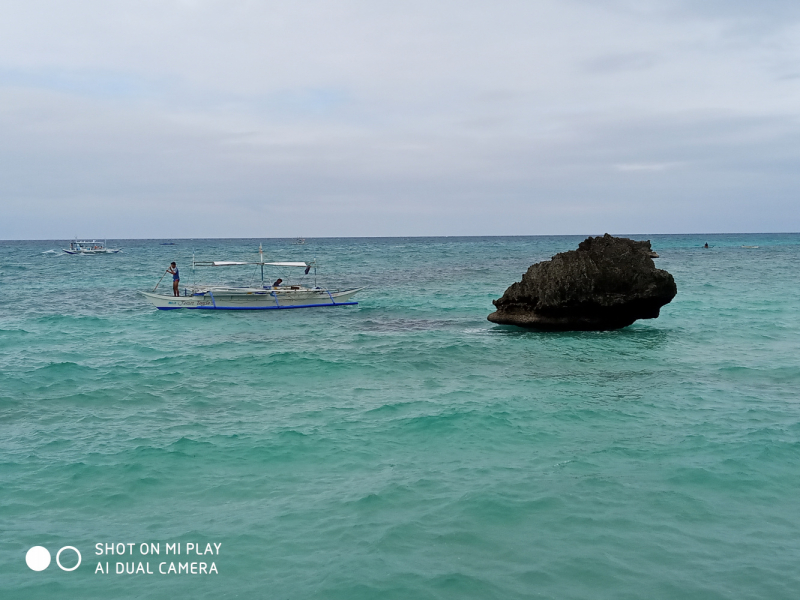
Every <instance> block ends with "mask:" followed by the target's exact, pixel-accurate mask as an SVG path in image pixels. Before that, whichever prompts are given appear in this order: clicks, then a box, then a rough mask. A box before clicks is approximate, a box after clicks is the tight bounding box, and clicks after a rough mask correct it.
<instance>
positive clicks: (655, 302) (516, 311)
mask: <svg viewBox="0 0 800 600" xmlns="http://www.w3.org/2000/svg"><path fill="white" fill-rule="evenodd" d="M654 254H655V253H654V252H653V251H652V250H651V249H650V242H637V241H634V240H630V239H628V238H618V237H613V236H611V235H608V234H605V235H604V236H603V237H589V238H586V239H585V240H584V241H582V242H581V243H580V244H579V245H578V249H577V250H570V251H569V252H562V253H561V254H556V255H555V256H554V257H553V258H552V259H551V260H546V261H543V262H540V263H536V264H535V265H531V267H530V268H529V269H528V272H527V273H525V274H524V275H523V276H522V281H521V282H519V283H514V284H513V285H512V286H511V287H509V288H508V289H507V290H506V292H505V293H504V294H503V297H502V298H500V299H499V300H494V301H493V303H494V305H495V306H496V307H497V311H496V312H493V313H492V314H490V315H489V320H490V321H491V322H492V323H498V324H500V325H518V326H520V327H530V328H533V329H542V330H550V331H603V330H607V329H619V328H621V327H627V326H628V325H630V324H631V323H633V322H634V321H635V320H636V319H655V318H656V317H658V311H659V309H660V308H661V307H662V306H664V305H665V304H667V303H668V302H670V301H671V300H672V299H673V298H674V297H675V294H676V293H677V292H678V288H677V287H676V286H675V280H674V279H673V278H672V275H670V274H669V273H667V272H666V271H663V270H661V269H656V266H655V264H654V263H653V259H652V258H651V257H652V256H653V255H654Z"/></svg>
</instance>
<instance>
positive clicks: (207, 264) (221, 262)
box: [194, 260, 309, 267]
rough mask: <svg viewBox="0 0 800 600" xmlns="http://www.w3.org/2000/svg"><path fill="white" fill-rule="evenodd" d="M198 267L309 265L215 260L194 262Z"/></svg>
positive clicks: (306, 264)
mask: <svg viewBox="0 0 800 600" xmlns="http://www.w3.org/2000/svg"><path fill="white" fill-rule="evenodd" d="M194 265H195V266H197V267H235V266H239V265H269V266H273V267H308V266H309V265H308V263H304V262H260V261H257V262H240V261H235V260H214V261H211V262H200V261H196V262H194Z"/></svg>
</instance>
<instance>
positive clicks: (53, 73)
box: [0, 0, 800, 239]
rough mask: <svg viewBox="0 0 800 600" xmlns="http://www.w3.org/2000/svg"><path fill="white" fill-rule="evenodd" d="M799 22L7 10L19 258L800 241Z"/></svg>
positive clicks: (294, 9) (691, 4)
mask: <svg viewBox="0 0 800 600" xmlns="http://www.w3.org/2000/svg"><path fill="white" fill-rule="evenodd" d="M799 190H800V2H798V1H797V0H785V1H784V0H760V1H759V2H753V1H752V0H702V1H697V0H695V1H690V0H685V1H682V0H671V1H670V0H635V1H634V0H630V1H628V0H554V1H549V0H525V1H516V0H491V1H490V0H484V1H479V2H476V1H469V0H458V1H449V0H439V1H436V0H433V1H431V0H425V1H413V0H412V1H400V2H398V1H397V0H393V1H384V0H365V1H347V0H338V1H325V0H323V1H315V0H300V1H296V2H267V1H251V2H245V1H242V2H239V1H235V0H225V1H212V0H182V1H170V0H154V1H136V2H111V1H109V0H98V1H80V0H70V1H69V2H62V1H59V2H56V1H37V0H20V1H13V0H5V1H0V238H5V239H28V238H47V239H52V238H56V239H65V238H69V237H72V236H75V235H78V236H89V237H97V236H99V237H108V238H130V237H147V238H149V237H162V238H163V237H166V238H171V237H294V236H305V237H315V236H376V235H506V234H508V235H524V234H567V233H579V234H584V233H585V234H589V233H603V232H605V231H609V232H612V233H670V232H675V233H678V232H741V231H800V201H798V200H799V199H800V198H798V191H799Z"/></svg>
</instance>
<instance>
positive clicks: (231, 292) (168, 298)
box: [139, 288, 364, 310]
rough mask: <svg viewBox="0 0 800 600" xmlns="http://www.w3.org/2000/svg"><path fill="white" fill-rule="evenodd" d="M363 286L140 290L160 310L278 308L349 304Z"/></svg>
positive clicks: (351, 303) (353, 303) (350, 304)
mask: <svg viewBox="0 0 800 600" xmlns="http://www.w3.org/2000/svg"><path fill="white" fill-rule="evenodd" d="M362 289H364V288H353V289H349V290H336V291H330V290H323V289H312V288H302V289H298V290H292V289H277V290H269V289H267V290H260V289H258V288H218V289H206V290H200V291H196V292H193V293H192V294H191V295H186V296H172V295H166V294H155V293H152V292H139V293H140V294H142V295H143V296H144V297H145V298H147V299H148V300H149V301H150V302H151V303H152V304H153V305H154V306H155V307H156V308H158V309H159V310H173V309H177V308H194V309H206V310H280V309H288V308H315V307H323V306H352V305H355V304H358V302H353V301H351V298H352V297H353V296H354V295H355V294H356V293H357V292H359V291H361V290H362Z"/></svg>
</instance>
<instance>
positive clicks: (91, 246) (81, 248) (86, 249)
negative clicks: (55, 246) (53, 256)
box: [62, 239, 120, 254]
mask: <svg viewBox="0 0 800 600" xmlns="http://www.w3.org/2000/svg"><path fill="white" fill-rule="evenodd" d="M62 250H63V251H64V252H66V253H67V254H116V253H117V252H120V249H119V248H109V247H108V246H106V242H105V240H103V241H102V242H98V241H97V240H92V241H91V242H90V241H88V240H83V241H78V240H77V239H76V240H75V241H73V242H70V243H69V248H62Z"/></svg>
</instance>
